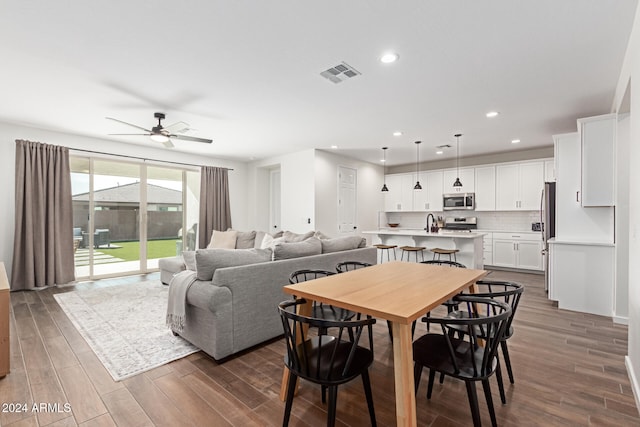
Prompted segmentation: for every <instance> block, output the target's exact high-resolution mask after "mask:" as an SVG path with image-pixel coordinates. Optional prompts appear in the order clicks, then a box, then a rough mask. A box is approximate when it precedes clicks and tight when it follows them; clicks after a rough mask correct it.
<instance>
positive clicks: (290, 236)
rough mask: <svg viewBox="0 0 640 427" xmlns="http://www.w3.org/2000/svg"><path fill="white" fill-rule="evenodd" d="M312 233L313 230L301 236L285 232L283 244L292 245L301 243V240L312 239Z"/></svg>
mask: <svg viewBox="0 0 640 427" xmlns="http://www.w3.org/2000/svg"><path fill="white" fill-rule="evenodd" d="M314 233H315V231H313V230H312V231H308V232H306V233H303V234H298V233H293V232H291V231H285V232H284V234H283V236H284V241H285V242H288V243H292V242H302V241H303V240H307V239H308V238H310V237H313V235H314Z"/></svg>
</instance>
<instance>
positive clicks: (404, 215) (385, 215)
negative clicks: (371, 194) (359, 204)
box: [379, 211, 540, 231]
mask: <svg viewBox="0 0 640 427" xmlns="http://www.w3.org/2000/svg"><path fill="white" fill-rule="evenodd" d="M428 213H429V212H380V214H379V226H380V227H386V226H387V223H399V224H400V227H401V228H424V227H425V226H426V220H427V214H428ZM431 213H433V215H434V216H435V217H436V218H437V217H438V216H442V217H451V216H475V217H476V218H478V228H479V229H482V230H504V231H531V223H532V222H540V211H522V212H520V211H518V212H515V211H497V212H484V211H447V212H431Z"/></svg>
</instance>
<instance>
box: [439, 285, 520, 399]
mask: <svg viewBox="0 0 640 427" xmlns="http://www.w3.org/2000/svg"><path fill="white" fill-rule="evenodd" d="M476 290H477V291H478V292H474V293H472V294H471V293H464V294H463V295H469V296H474V297H481V298H491V299H495V300H498V301H502V302H504V303H506V304H508V305H509V306H510V307H511V315H510V316H509V319H508V321H507V327H506V330H505V333H504V335H503V336H502V339H501V340H500V348H501V350H502V356H503V359H504V364H505V365H506V367H507V374H508V375H509V381H510V382H511V384H514V378H513V370H512V368H511V358H510V357H509V348H508V347H507V340H508V339H509V338H511V337H512V336H513V318H514V316H515V314H516V310H517V309H518V304H520V298H521V297H522V294H523V293H524V286H523V285H520V284H518V283H513V282H504V281H495V280H478V281H477V282H476ZM471 314H472V313H471V312H469V311H468V310H466V311H462V310H455V311H452V312H451V313H449V315H448V316H449V317H455V318H468V317H470V316H471ZM485 315H487V313H485ZM496 379H497V380H498V387H499V389H500V400H501V401H502V403H507V398H506V395H505V392H504V384H503V381H502V371H501V369H500V368H499V369H498V372H497V373H496Z"/></svg>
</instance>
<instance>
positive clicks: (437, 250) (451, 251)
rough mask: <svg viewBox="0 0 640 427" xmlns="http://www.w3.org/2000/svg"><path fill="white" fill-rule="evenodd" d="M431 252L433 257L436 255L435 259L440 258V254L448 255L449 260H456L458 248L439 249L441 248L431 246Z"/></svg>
mask: <svg viewBox="0 0 640 427" xmlns="http://www.w3.org/2000/svg"><path fill="white" fill-rule="evenodd" d="M431 252H433V259H436V255H438V258H437V260H438V261H439V260H440V256H441V255H449V261H458V260H457V259H456V254H457V253H458V252H460V249H441V248H433V249H431ZM451 255H453V259H451Z"/></svg>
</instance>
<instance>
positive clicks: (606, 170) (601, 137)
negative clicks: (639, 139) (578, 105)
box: [578, 114, 618, 207]
mask: <svg viewBox="0 0 640 427" xmlns="http://www.w3.org/2000/svg"><path fill="white" fill-rule="evenodd" d="M617 122H618V121H617V116H616V114H606V115H603V116H597V117H589V118H585V119H579V120H578V132H579V134H580V142H581V149H582V157H581V159H582V165H581V166H582V168H581V169H582V185H581V190H582V196H581V202H582V206H585V207H587V206H614V205H615V187H614V178H615V140H616V128H617Z"/></svg>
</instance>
